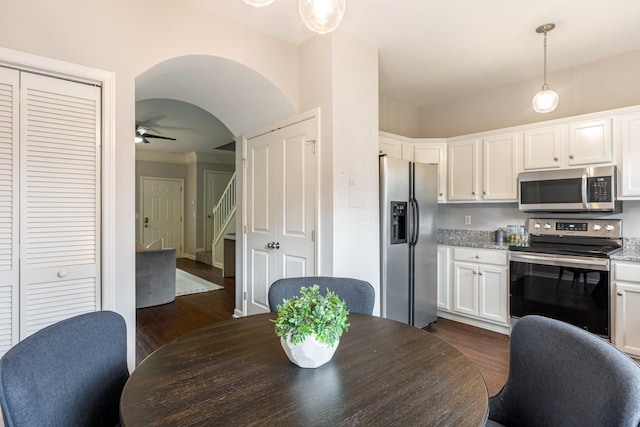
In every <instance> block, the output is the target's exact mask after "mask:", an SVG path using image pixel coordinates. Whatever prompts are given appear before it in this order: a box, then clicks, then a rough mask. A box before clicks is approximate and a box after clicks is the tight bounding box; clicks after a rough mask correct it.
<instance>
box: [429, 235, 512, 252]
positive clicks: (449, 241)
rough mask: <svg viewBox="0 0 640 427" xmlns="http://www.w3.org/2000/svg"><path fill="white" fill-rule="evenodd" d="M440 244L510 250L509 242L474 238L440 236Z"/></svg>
mask: <svg viewBox="0 0 640 427" xmlns="http://www.w3.org/2000/svg"><path fill="white" fill-rule="evenodd" d="M438 244H439V245H444V246H460V247H464V248H479V249H500V250H507V251H508V250H509V243H504V242H493V241H487V240H472V239H456V238H446V239H440V238H438Z"/></svg>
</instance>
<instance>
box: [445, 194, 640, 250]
mask: <svg viewBox="0 0 640 427" xmlns="http://www.w3.org/2000/svg"><path fill="white" fill-rule="evenodd" d="M465 217H469V218H468V219H470V221H469V222H470V224H465ZM578 217H584V218H590V219H592V218H603V219H606V218H612V219H622V235H623V236H624V237H625V238H628V239H631V238H636V239H635V240H640V201H637V200H633V201H625V202H623V205H622V213H619V214H614V215H607V216H594V215H588V216H587V215H584V214H581V215H578ZM437 218H438V219H437V222H436V224H437V226H438V228H439V229H441V230H443V231H446V230H454V231H455V232H456V233H457V232H461V231H469V232H471V233H478V232H479V233H482V232H484V233H490V234H491V237H490V238H489V240H492V239H493V233H494V232H495V231H496V230H497V229H498V228H504V227H506V226H507V225H510V224H516V225H518V224H525V223H526V220H527V219H528V218H572V219H574V218H576V215H570V214H562V215H553V214H538V215H537V214H527V213H523V212H520V211H519V210H518V205H517V204H516V203H460V204H456V203H447V204H439V205H438V217H437ZM484 230H486V231H484ZM472 235H474V236H475V234H472ZM478 237H479V238H480V240H482V234H481V235H478ZM631 244H633V243H631Z"/></svg>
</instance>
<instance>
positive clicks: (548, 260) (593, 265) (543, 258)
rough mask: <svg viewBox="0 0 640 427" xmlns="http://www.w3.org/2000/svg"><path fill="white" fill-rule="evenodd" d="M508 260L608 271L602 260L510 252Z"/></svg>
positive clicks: (607, 264) (607, 262) (605, 263)
mask: <svg viewBox="0 0 640 427" xmlns="http://www.w3.org/2000/svg"><path fill="white" fill-rule="evenodd" d="M509 259H510V260H511V261H512V262H522V263H526V264H544V265H552V266H557V267H574V268H582V269H585V270H598V271H609V260H608V259H602V258H587V257H574V258H567V257H562V256H556V255H530V254H514V253H513V252H512V253H511V254H510V257H509ZM585 267H586V268H585Z"/></svg>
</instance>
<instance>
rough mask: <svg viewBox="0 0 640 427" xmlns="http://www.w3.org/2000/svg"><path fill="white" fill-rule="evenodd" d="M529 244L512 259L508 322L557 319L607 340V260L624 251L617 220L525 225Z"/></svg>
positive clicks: (531, 222)
mask: <svg viewBox="0 0 640 427" xmlns="http://www.w3.org/2000/svg"><path fill="white" fill-rule="evenodd" d="M527 231H528V232H529V242H528V243H527V244H519V245H512V246H510V247H509V250H510V251H511V253H510V284H509V287H510V313H511V317H512V321H515V320H517V319H518V318H520V317H522V316H525V315H527V314H540V315H543V316H547V317H552V318H555V319H559V320H562V321H565V322H568V323H571V324H574V325H576V326H579V327H581V328H584V329H586V330H588V331H590V332H593V333H594V334H597V335H600V336H602V337H606V338H608V339H610V338H611V335H610V331H611V328H610V324H611V316H610V313H611V310H610V307H611V291H610V280H609V271H610V259H609V257H610V256H611V255H613V254H614V253H616V252H618V251H620V250H621V249H622V222H621V220H619V219H605V220H599V219H598V220H595V219H576V220H573V219H529V220H528V226H527Z"/></svg>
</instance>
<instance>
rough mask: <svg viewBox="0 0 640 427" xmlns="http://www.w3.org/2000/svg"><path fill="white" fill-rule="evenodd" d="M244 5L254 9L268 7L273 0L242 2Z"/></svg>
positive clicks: (247, 0)
mask: <svg viewBox="0 0 640 427" xmlns="http://www.w3.org/2000/svg"><path fill="white" fill-rule="evenodd" d="M243 1H244V2H245V3H246V4H250V5H251V6H255V7H262V6H269V5H270V4H271V3H273V1H274V0H243Z"/></svg>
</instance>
